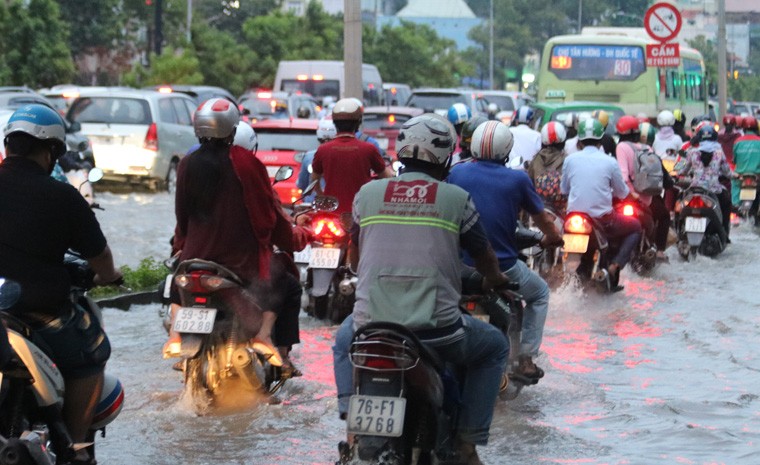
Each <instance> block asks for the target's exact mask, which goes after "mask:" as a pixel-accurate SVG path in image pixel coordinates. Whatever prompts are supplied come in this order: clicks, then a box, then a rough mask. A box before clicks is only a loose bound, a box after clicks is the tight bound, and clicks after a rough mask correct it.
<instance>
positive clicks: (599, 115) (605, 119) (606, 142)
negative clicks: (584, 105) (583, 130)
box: [591, 110, 617, 157]
mask: <svg viewBox="0 0 760 465" xmlns="http://www.w3.org/2000/svg"><path fill="white" fill-rule="evenodd" d="M591 117H592V118H594V119H596V120H598V121H599V122H600V123H602V127H603V128H604V134H602V150H603V151H604V153H606V154H607V155H609V156H611V157H614V156H615V153H616V152H617V143H616V142H615V139H614V138H613V137H612V136H611V135H609V134H607V125H608V124H609V122H610V114H609V113H607V112H606V111H604V110H594V111H592V112H591Z"/></svg>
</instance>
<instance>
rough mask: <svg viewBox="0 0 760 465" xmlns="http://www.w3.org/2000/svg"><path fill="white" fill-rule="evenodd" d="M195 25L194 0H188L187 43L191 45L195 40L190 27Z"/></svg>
mask: <svg viewBox="0 0 760 465" xmlns="http://www.w3.org/2000/svg"><path fill="white" fill-rule="evenodd" d="M192 25H193V0H187V33H186V37H187V44H188V45H190V44H191V43H192V41H193V33H192V31H191V30H190V27H191V26H192Z"/></svg>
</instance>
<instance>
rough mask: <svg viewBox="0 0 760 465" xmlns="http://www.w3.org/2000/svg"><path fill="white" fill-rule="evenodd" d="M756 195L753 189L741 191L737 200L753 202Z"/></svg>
mask: <svg viewBox="0 0 760 465" xmlns="http://www.w3.org/2000/svg"><path fill="white" fill-rule="evenodd" d="M756 195H757V190H755V188H752V189H742V190H741V192H739V200H755V196H756Z"/></svg>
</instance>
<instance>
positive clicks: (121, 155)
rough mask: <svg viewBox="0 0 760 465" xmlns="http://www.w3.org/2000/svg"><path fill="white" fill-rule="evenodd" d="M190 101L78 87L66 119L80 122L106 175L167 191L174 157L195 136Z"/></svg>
mask: <svg viewBox="0 0 760 465" xmlns="http://www.w3.org/2000/svg"><path fill="white" fill-rule="evenodd" d="M195 106H196V105H195V102H194V101H193V99H191V98H190V97H188V96H186V95H184V94H178V93H170V94H165V93H160V92H155V91H147V90H136V89H134V90H132V89H92V90H89V91H88V90H87V89H86V88H84V89H82V91H81V93H80V95H79V97H78V98H77V99H76V100H75V101H74V102H73V103H72V104H71V108H70V109H69V112H68V114H67V119H68V120H69V121H71V122H74V123H79V124H81V127H82V133H83V134H84V135H86V136H87V137H88V138H89V139H90V143H91V144H92V150H93V153H94V156H95V164H96V166H97V167H98V168H101V169H102V170H103V172H104V178H105V179H106V180H111V181H119V182H126V183H141V184H147V185H149V186H150V187H151V188H153V189H158V188H166V189H168V190H169V191H170V192H172V191H173V190H174V187H175V186H176V177H177V165H178V164H179V160H180V159H182V157H184V156H185V154H187V151H188V150H189V149H190V148H191V147H192V146H193V145H195V144H196V143H197V142H198V139H197V138H196V137H195V132H194V131H193V122H192V121H193V120H192V115H193V112H194V111H195Z"/></svg>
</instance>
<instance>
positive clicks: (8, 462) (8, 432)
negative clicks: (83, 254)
mask: <svg viewBox="0 0 760 465" xmlns="http://www.w3.org/2000/svg"><path fill="white" fill-rule="evenodd" d="M66 267H67V269H68V270H69V273H70V275H71V276H72V283H73V286H72V288H71V289H72V290H71V296H72V299H73V300H74V301H75V302H77V303H78V304H79V305H81V306H82V307H83V308H85V310H86V311H87V312H88V313H89V315H90V317H91V318H93V319H95V320H96V321H98V322H100V323H101V324H102V318H101V314H100V309H99V308H98V306H97V305H96V304H95V302H94V301H93V300H92V299H90V298H89V297H87V295H86V291H87V290H89V289H91V288H92V287H93V283H92V277H93V276H94V274H93V273H92V271H91V270H90V269H89V267H88V266H87V264H86V262H85V261H84V260H83V259H81V258H79V257H77V256H74V255H67V258H66ZM19 296H20V286H19V285H18V283H16V282H13V281H8V280H5V279H2V278H0V310H5V309H7V308H10V307H11V306H12V305H13V304H14V303H15V302H16V301H17V300H18V298H19ZM0 318H1V319H2V321H3V324H4V325H5V328H7V334H8V339H9V341H10V345H11V347H12V350H13V354H12V358H11V361H10V362H9V363H8V365H7V366H5V367H4V368H3V369H2V371H0V464H1V465H52V464H54V463H66V462H69V461H71V460H73V459H74V457H75V455H76V451H77V450H80V449H85V448H86V449H87V450H88V452H89V454H90V457H92V458H93V459H94V458H95V445H94V440H95V434H96V433H97V431H102V434H103V436H105V428H106V425H108V424H110V423H111V422H112V421H113V420H114V419H115V418H116V417H117V416H118V415H119V412H120V411H121V408H122V406H123V402H124V390H123V388H122V386H121V383H120V382H119V380H118V379H117V378H116V377H115V376H113V375H110V374H108V373H106V375H105V382H104V386H103V392H102V394H101V397H100V400H99V402H98V404H97V407H96V413H95V416H94V419H93V423H92V424H91V425H90V431H89V434H88V437H87V439H86V441H87V442H85V443H81V444H75V443H73V441H72V440H71V436H70V435H69V432H68V430H67V429H66V426H65V424H64V422H63V418H62V413H61V409H62V406H63V398H64V392H65V386H64V380H63V376H62V375H61V373H60V371H58V368H57V367H56V365H55V363H53V361H52V360H51V359H50V357H49V356H48V354H47V353H46V352H45V349H44V346H43V345H40V344H39V342H38V339H37V338H36V337H35V333H34V331H33V330H32V328H31V327H30V326H29V325H27V324H25V323H24V322H22V321H21V320H19V319H18V318H15V317H14V316H12V315H10V314H9V313H6V312H4V311H0Z"/></svg>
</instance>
